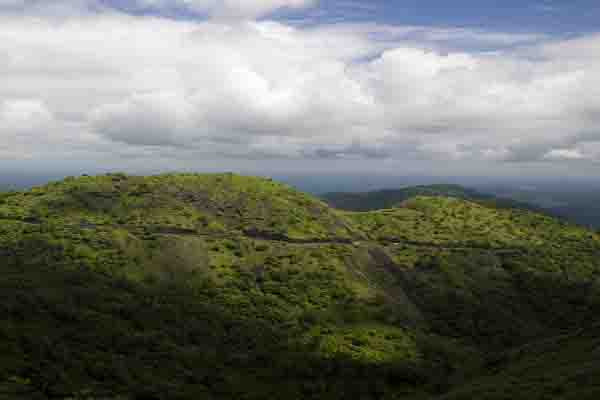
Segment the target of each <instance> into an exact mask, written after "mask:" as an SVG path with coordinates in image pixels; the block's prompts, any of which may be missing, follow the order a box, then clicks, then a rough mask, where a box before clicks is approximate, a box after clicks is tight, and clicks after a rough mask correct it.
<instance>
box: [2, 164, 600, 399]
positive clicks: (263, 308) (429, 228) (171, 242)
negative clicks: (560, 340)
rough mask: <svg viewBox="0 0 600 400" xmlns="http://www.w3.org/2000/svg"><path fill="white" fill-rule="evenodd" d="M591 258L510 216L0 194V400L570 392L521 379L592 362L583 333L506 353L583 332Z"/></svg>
mask: <svg viewBox="0 0 600 400" xmlns="http://www.w3.org/2000/svg"><path fill="white" fill-rule="evenodd" d="M273 239H276V240H273ZM599 252H600V238H599V237H598V235H595V234H593V233H591V232H589V231H586V230H584V229H581V228H578V227H574V226H571V225H567V224H564V223H561V222H559V221H556V220H553V219H551V218H548V217H545V216H541V215H536V214H532V213H529V212H525V211H519V210H507V209H497V208H493V207H488V206H483V205H480V204H476V203H471V202H468V201H464V200H458V199H447V198H438V197H436V198H427V197H418V198H414V199H412V200H411V201H409V202H407V203H405V204H404V205H403V207H402V208H398V209H393V210H383V211H377V212H370V213H352V212H340V211H335V210H332V209H330V208H328V207H327V206H325V205H324V204H323V203H321V202H320V201H318V200H316V199H313V198H311V197H310V196H308V195H305V194H302V193H299V192H296V191H294V190H292V189H291V188H289V187H286V186H283V185H280V184H277V183H274V182H272V181H269V180H264V179H259V178H249V177H240V176H236V175H230V174H224V175H191V174H188V175H162V176H156V177H126V176H123V175H108V176H101V177H83V178H78V179H67V180H65V181H63V182H60V183H56V184H51V185H48V186H45V187H42V188H37V189H33V190H32V191H29V192H24V193H9V194H4V195H0V257H1V258H2V261H3V263H2V265H3V269H4V271H3V273H2V274H1V275H0V287H1V288H2V290H0V293H1V294H0V296H2V299H1V300H2V301H0V304H1V306H0V307H2V308H3V309H2V312H1V313H0V315H2V319H1V320H0V321H1V322H0V339H1V340H0V346H2V347H1V348H0V354H2V356H0V382H3V383H1V384H0V398H1V395H2V393H12V394H13V395H14V396H15V398H19V396H21V397H23V396H25V397H31V398H35V396H38V397H39V398H47V397H53V396H54V397H60V396H63V397H64V396H67V395H74V394H76V393H79V394H80V395H81V396H83V395H84V394H85V393H91V394H94V395H96V396H101V395H106V396H113V397H114V396H116V395H122V396H124V398H136V396H138V397H139V398H209V396H213V397H216V398H247V399H262V398H269V397H270V398H284V397H285V398H356V396H357V395H362V396H363V398H390V399H392V398H428V397H437V396H440V395H443V394H444V393H446V392H448V394H447V395H448V396H455V397H453V398H467V397H464V396H468V394H469V393H477V394H478V397H485V396H487V394H488V393H492V392H493V391H494V387H495V386H497V385H502V384H506V381H505V380H504V378H503V377H504V376H507V375H506V374H509V375H510V374H512V375H510V376H512V377H513V380H521V381H522V382H523V387H529V389H528V391H527V392H523V393H518V394H520V395H522V397H523V398H538V397H535V396H530V394H536V393H538V392H539V393H540V396H542V395H548V393H555V392H556V391H557V390H563V392H564V393H566V392H569V393H572V392H573V390H576V389H577V390H578V391H579V392H581V393H584V392H585V391H586V390H587V391H590V390H592V389H590V388H591V386H590V387H586V386H585V385H584V386H581V385H579V386H578V385H575V384H574V382H575V383H576V382H577V381H573V380H564V381H561V382H562V383H558V384H556V385H558V386H560V388H558V389H557V388H556V387H554V386H552V387H546V386H544V385H538V384H535V382H536V379H538V378H537V376H536V373H537V371H538V370H537V369H527V370H525V372H523V371H524V369H526V366H527V365H529V364H527V363H534V364H533V365H542V362H544V363H550V362H554V363H555V365H556V366H557V368H556V369H555V370H548V371H549V372H548V374H550V375H551V376H558V375H559V374H562V373H563V372H564V371H561V369H560V365H561V363H562V361H561V360H567V359H568V357H571V356H572V357H575V358H576V359H577V360H579V358H577V357H581V359H582V362H586V360H587V361H588V362H592V360H593V359H592V358H590V357H592V356H591V355H590V354H592V353H587V352H582V351H581V348H582V346H591V345H593V342H592V341H591V338H587V337H584V336H576V340H575V339H574V340H573V347H572V348H573V351H571V350H569V349H570V348H571V347H570V346H568V347H566V348H565V349H561V352H564V353H565V354H563V353H558V355H557V356H556V357H555V358H554V359H549V360H541V361H540V360H538V359H537V358H535V350H531V351H530V352H528V351H526V350H524V352H523V353H522V356H520V358H518V359H515V358H514V356H513V353H511V351H514V349H516V348H521V347H522V346H524V345H530V346H535V343H537V341H539V340H542V339H544V340H553V338H555V337H559V335H564V334H565V332H574V331H575V330H583V331H584V332H585V330H586V329H587V328H588V325H590V324H591V323H592V322H593V318H594V317H595V316H597V315H598V310H599V309H600V308H599V304H600V295H599V293H600V284H599V280H598V276H599V275H598V273H599V272H600V264H599V262H598V254H599ZM531 348H533V349H535V347H531ZM525 349H528V348H527V347H526V348H525ZM531 357H533V358H531ZM497 360H501V362H498V361H497ZM523 360H526V361H523ZM550 360H552V361H550ZM490 363H495V364H493V365H495V368H496V370H492V373H490V372H488V369H489V365H491V364H490ZM535 363H538V364H535ZM521 364H523V365H525V367H520V365H521ZM590 365H593V364H590ZM519 368H521V369H519ZM506 371H508V372H506ZM552 371H556V372H552ZM596 373H597V369H595V368H592V367H590V368H589V369H588V370H586V371H584V375H583V376H584V378H581V379H588V378H589V377H590V376H595V375H593V374H596ZM552 374H555V375H552ZM585 374H587V375H585ZM590 379H591V378H590ZM511 382H512V381H511ZM531 382H533V383H531ZM528 385H529V386H528ZM556 385H555V386H556ZM561 385H562V386H561ZM536 390H537V391H538V392H536ZM449 391H450V392H449ZM17 393H20V394H17ZM585 393H587V392H585ZM7 396H10V395H9V394H7ZM143 396H146V397H143ZM152 396H154V397H152ZM457 396H458V397H457ZM460 396H463V397H460ZM9 398H10V397H9ZM512 398H518V396H516V395H515V396H513V397H512ZM539 398H542V397H539Z"/></svg>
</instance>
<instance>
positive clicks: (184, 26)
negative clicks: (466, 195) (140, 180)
mask: <svg viewBox="0 0 600 400" xmlns="http://www.w3.org/2000/svg"><path fill="white" fill-rule="evenodd" d="M599 18H600V5H598V3H597V2H595V1H592V0H589V1H586V0H582V1H571V2H568V4H567V3H565V2H559V1H550V0H526V1H520V2H516V1H514V0H510V1H506V2H503V5H502V6H498V5H497V4H495V3H494V2H491V1H478V2H475V1H472V0H460V1H457V2H453V3H452V6H449V5H447V4H445V3H441V2H439V1H433V0H426V1H419V2H416V1H412V0H406V1H390V0H377V1H369V2H366V1H354V0H321V1H317V0H267V1H265V0H262V1H259V0H226V1H211V0H56V1H53V2H47V1H40V0H0V73H1V74H2V77H3V80H2V81H3V83H2V85H0V138H1V139H2V140H1V144H0V170H1V171H2V172H3V175H10V174H13V173H14V174H15V175H17V176H18V175H19V174H22V175H23V176H25V175H27V176H49V177H51V176H52V177H54V176H62V175H68V174H79V173H98V172H105V171H112V170H124V171H127V172H133V173H155V172H160V171H171V170H197V171H235V172H246V173H252V174H264V175H273V174H279V175H287V176H291V175H302V174H305V175H310V174H323V173H325V172H326V173H328V174H330V175H336V174H339V175H344V174H346V175H348V174H354V173H362V174H363V175H364V174H368V173H372V174H374V175H377V174H379V175H384V176H394V175H395V176H409V175H415V176H430V177H431V176H433V177H435V176H440V177H453V176H454V177H496V178H502V177H510V178H515V179H516V178H519V179H546V180H547V179H558V180H560V179H587V180H592V179H593V178H594V177H595V176H597V174H598V166H599V165H600V130H599V129H598V126H600V125H599V123H600V78H599V77H600V29H599V26H598V24H597V21H598V19H599Z"/></svg>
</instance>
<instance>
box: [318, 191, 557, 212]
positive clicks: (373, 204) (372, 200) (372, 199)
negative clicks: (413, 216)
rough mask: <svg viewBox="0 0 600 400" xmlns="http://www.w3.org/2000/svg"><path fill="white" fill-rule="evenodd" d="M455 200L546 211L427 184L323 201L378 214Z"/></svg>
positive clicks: (329, 196) (330, 195)
mask: <svg viewBox="0 0 600 400" xmlns="http://www.w3.org/2000/svg"><path fill="white" fill-rule="evenodd" d="M419 196H427V197H453V198H457V199H463V200H469V201H473V202H477V203H480V204H484V205H488V206H493V207H498V208H519V209H524V210H530V211H537V212H542V211H545V210H544V209H542V208H541V207H536V206H534V205H532V204H533V203H526V202H520V201H516V200H511V199H508V198H500V197H495V196H493V195H489V194H486V193H481V192H479V191H477V190H473V189H469V188H465V187H463V186H460V185H424V186H411V187H406V188H402V189H386V190H378V191H374V192H363V193H336V192H334V193H326V194H324V195H323V196H322V197H323V200H324V201H326V202H327V203H328V204H329V205H331V206H332V207H335V208H339V209H340V210H347V211H374V210H382V209H386V208H394V207H398V205H399V204H401V203H402V202H404V201H406V200H409V199H412V198H414V197H419Z"/></svg>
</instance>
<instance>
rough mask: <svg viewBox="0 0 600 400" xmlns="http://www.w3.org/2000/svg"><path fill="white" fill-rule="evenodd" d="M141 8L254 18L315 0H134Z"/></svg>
mask: <svg viewBox="0 0 600 400" xmlns="http://www.w3.org/2000/svg"><path fill="white" fill-rule="evenodd" d="M136 4H137V5H138V6H139V7H142V8H154V9H177V8H179V9H187V10H191V11H196V12H203V13H208V14H209V15H211V16H213V17H225V18H256V17H260V16H263V15H266V14H269V13H271V12H273V11H276V10H278V9H281V8H292V9H294V8H296V9H298V8H306V7H310V6H313V5H315V4H316V0H136Z"/></svg>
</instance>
